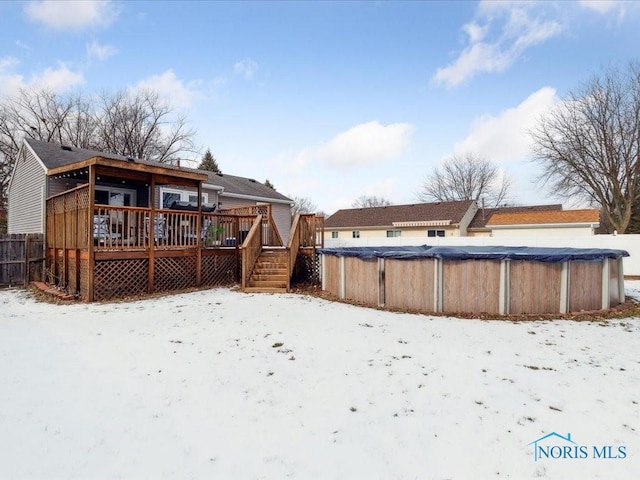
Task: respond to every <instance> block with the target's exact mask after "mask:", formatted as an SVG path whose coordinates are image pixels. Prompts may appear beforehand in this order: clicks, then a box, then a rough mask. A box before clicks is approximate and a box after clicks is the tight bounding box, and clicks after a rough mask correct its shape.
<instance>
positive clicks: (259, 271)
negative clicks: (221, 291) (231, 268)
mask: <svg viewBox="0 0 640 480" xmlns="http://www.w3.org/2000/svg"><path fill="white" fill-rule="evenodd" d="M288 257H289V250H288V249H287V248H284V247H280V248H268V247H266V248H264V249H263V250H262V252H260V256H259V257H258V259H257V260H256V263H255V266H254V268H253V270H252V271H251V276H250V277H249V281H248V282H247V286H246V287H245V289H244V290H245V291H246V292H262V293H285V292H287V291H288V288H289V263H288Z"/></svg>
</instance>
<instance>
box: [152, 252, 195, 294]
mask: <svg viewBox="0 0 640 480" xmlns="http://www.w3.org/2000/svg"><path fill="white" fill-rule="evenodd" d="M153 268H154V278H153V288H154V289H155V291H157V292H165V291H171V290H182V289H185V288H191V287H195V286H196V257H161V258H156V259H155V264H154V267H153Z"/></svg>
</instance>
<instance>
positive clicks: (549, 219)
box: [487, 209, 600, 226]
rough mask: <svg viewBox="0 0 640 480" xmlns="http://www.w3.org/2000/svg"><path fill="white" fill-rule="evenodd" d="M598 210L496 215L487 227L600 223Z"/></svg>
mask: <svg viewBox="0 0 640 480" xmlns="http://www.w3.org/2000/svg"><path fill="white" fill-rule="evenodd" d="M599 220H600V212H599V211H598V210H596V209H584V210H560V211H555V212H554V211H549V212H521V213H496V214H494V215H492V216H491V219H490V220H489V222H487V225H491V226H493V225H542V224H549V223H598V222H599Z"/></svg>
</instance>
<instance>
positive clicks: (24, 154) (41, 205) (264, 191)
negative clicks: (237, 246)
mask: <svg viewBox="0 0 640 480" xmlns="http://www.w3.org/2000/svg"><path fill="white" fill-rule="evenodd" d="M92 157H102V158H107V159H113V160H120V161H125V162H130V163H131V164H132V165H133V164H137V165H146V166H152V167H161V168H163V169H168V170H175V171H178V172H180V171H183V172H198V173H201V174H206V175H207V180H206V181H204V182H203V183H202V201H203V203H204V204H209V205H213V206H216V207H217V209H218V210H220V209H228V208H233V207H245V206H255V205H260V204H265V203H268V204H271V214H272V217H273V220H274V223H275V224H276V227H277V229H278V231H279V233H280V236H281V237H282V240H283V241H284V242H286V241H287V239H288V237H289V230H290V224H291V217H290V215H291V214H290V211H291V205H292V204H293V201H292V200H291V199H289V198H287V197H285V196H284V195H282V194H280V193H278V192H276V191H275V190H273V189H272V188H269V187H267V186H266V185H264V184H262V183H260V182H256V181H255V180H253V179H249V178H243V177H237V176H233V175H226V174H225V175H221V174H216V173H214V172H207V171H203V170H197V169H190V168H184V167H178V166H173V165H169V164H164V163H157V162H147V161H143V160H138V159H135V160H134V159H130V158H127V157H123V156H120V155H113V154H109V153H104V152H96V151H92V150H85V149H81V148H76V147H66V146H62V145H59V144H56V143H50V142H42V141H38V140H33V139H25V140H24V143H23V146H22V148H21V150H20V153H19V154H18V159H17V160H16V164H15V166H14V170H13V174H12V176H11V180H10V182H9V188H8V232H9V233H43V232H44V223H45V221H44V209H45V200H46V199H47V198H48V197H50V196H52V195H56V194H58V193H60V192H63V191H65V190H68V189H70V188H73V187H75V186H77V185H80V184H82V183H86V182H87V179H86V178H85V177H80V176H79V175H78V173H77V172H73V173H72V174H68V175H66V174H63V175H48V174H49V173H50V171H51V170H54V169H58V168H61V167H66V166H69V165H72V164H76V163H80V162H83V161H87V160H88V159H90V158H92ZM148 190H149V188H148V185H144V184H139V183H135V182H129V181H125V180H120V179H114V178H103V180H100V178H98V179H97V180H96V199H95V200H96V203H100V204H107V205H116V206H134V207H135V206H144V207H146V206H147V205H148V199H149V191H148ZM197 198H198V194H197V191H196V189H194V188H193V187H187V186H180V185H171V184H169V185H162V186H158V187H157V188H156V192H155V197H154V202H155V206H156V208H169V207H170V206H171V204H172V203H173V202H174V201H183V202H192V203H193V202H196V200H197Z"/></svg>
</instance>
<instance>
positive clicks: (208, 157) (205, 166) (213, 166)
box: [198, 148, 222, 173]
mask: <svg viewBox="0 0 640 480" xmlns="http://www.w3.org/2000/svg"><path fill="white" fill-rule="evenodd" d="M198 169H199V170H208V171H210V172H216V173H222V171H221V170H220V167H218V162H217V161H216V159H215V158H213V154H212V153H211V150H209V149H208V148H207V151H206V152H205V154H204V157H202V162H200V165H198Z"/></svg>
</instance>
